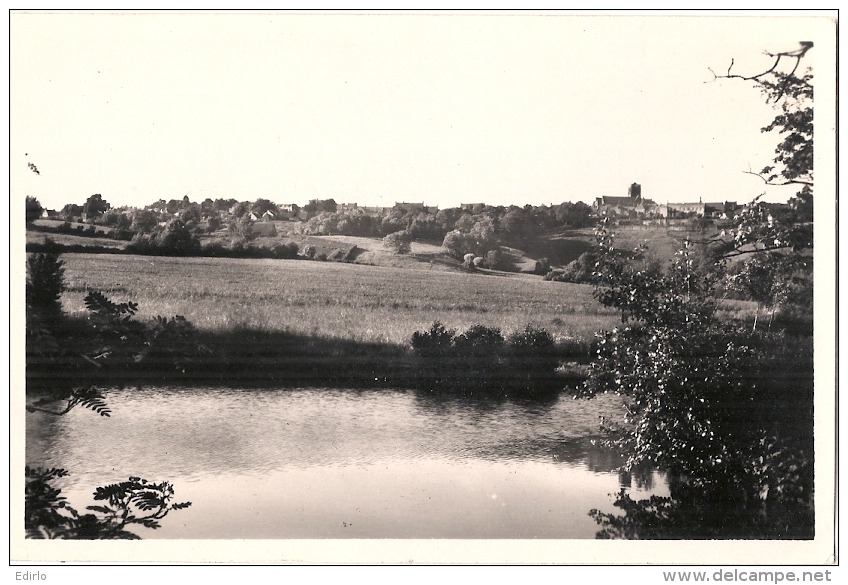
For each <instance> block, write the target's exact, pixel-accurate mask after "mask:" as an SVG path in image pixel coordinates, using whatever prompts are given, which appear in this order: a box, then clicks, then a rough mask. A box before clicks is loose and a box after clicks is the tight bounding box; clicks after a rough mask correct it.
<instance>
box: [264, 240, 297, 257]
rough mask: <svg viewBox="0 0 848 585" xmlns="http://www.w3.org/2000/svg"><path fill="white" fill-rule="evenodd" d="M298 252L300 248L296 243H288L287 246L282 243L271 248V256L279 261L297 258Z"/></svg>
mask: <svg viewBox="0 0 848 585" xmlns="http://www.w3.org/2000/svg"><path fill="white" fill-rule="evenodd" d="M298 251H299V248H298V246H297V244H295V243H294V242H288V243H286V244H282V243H280V244H275V245H274V246H273V247H272V248H271V255H272V256H273V257H274V258H278V259H291V258H297V253H298Z"/></svg>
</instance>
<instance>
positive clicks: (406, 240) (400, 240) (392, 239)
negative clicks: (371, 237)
mask: <svg viewBox="0 0 848 585" xmlns="http://www.w3.org/2000/svg"><path fill="white" fill-rule="evenodd" d="M411 241H412V236H411V235H410V234H409V232H407V231H406V230H400V231H397V232H394V233H391V234H389V235H387V236H386V237H385V238H383V245H384V246H385V247H386V248H388V249H389V250H391V251H392V252H394V253H395V254H409V253H410V252H411V251H412V245H411V244H410V242H411Z"/></svg>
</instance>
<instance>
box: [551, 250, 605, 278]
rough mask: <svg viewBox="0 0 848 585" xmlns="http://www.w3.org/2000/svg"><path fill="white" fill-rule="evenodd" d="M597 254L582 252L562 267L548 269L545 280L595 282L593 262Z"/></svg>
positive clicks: (595, 260)
mask: <svg viewBox="0 0 848 585" xmlns="http://www.w3.org/2000/svg"><path fill="white" fill-rule="evenodd" d="M596 262H597V255H596V254H593V253H592V252H583V253H582V254H580V256H579V257H578V258H577V259H576V260H573V261H571V262H569V263H568V265H567V266H566V267H565V268H564V269H562V270H550V271H549V272H548V273H547V274H545V280H552V281H555V282H572V283H575V284H591V283H594V282H595V276H594V271H595V263H596Z"/></svg>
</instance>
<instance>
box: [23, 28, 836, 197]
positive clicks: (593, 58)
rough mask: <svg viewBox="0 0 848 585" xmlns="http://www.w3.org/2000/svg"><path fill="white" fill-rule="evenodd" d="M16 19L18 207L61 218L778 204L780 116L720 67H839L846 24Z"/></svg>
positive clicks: (752, 70) (744, 69)
mask: <svg viewBox="0 0 848 585" xmlns="http://www.w3.org/2000/svg"><path fill="white" fill-rule="evenodd" d="M10 20H11V28H10V34H11V44H10V51H11V55H10V56H11V76H10V93H11V95H10V113H11V120H10V124H11V125H10V134H11V135H10V164H11V177H10V179H11V188H12V197H13V200H14V199H15V198H19V199H20V200H21V201H22V200H23V198H24V197H25V196H26V195H34V196H36V197H37V198H38V199H39V201H41V203H42V204H43V205H44V206H45V207H50V208H58V207H61V206H62V205H64V204H65V203H82V202H84V201H85V199H86V198H87V197H88V196H89V195H91V194H93V193H101V194H102V195H103V197H104V198H105V199H106V200H108V201H109V202H110V203H112V205H113V206H120V205H139V206H142V205H146V204H149V203H151V202H153V201H156V200H158V199H160V198H162V199H180V198H182V197H183V196H184V195H186V194H188V196H189V198H190V199H191V200H192V201H202V200H203V199H205V198H206V197H211V198H213V199H215V198H219V197H223V198H230V197H232V198H235V199H238V200H255V199H256V198H258V197H263V198H267V199H271V200H272V201H274V202H276V203H298V204H301V205H302V204H304V203H306V202H307V201H308V200H309V199H312V198H316V197H319V198H330V197H332V198H334V199H335V200H336V201H338V202H358V203H360V204H365V205H392V204H394V203H395V202H396V201H410V202H413V201H416V202H421V201H423V202H425V203H427V204H429V205H439V206H440V207H452V206H457V205H459V203H461V202H462V203H469V202H485V203H489V204H494V205H509V204H519V205H523V204H526V203H530V204H534V205H538V204H551V203H553V204H559V203H561V202H563V201H578V200H581V201H585V202H587V203H588V202H591V201H592V200H593V199H594V198H595V197H597V196H600V195H626V194H627V188H628V186H629V185H630V184H631V183H633V182H638V183H641V184H642V189H643V191H642V193H643V195H644V196H645V197H649V198H651V199H654V200H655V201H657V202H658V203H663V202H667V201H669V202H683V201H697V200H698V199H699V198H703V200H704V201H716V200H735V201H747V200H750V199H751V198H753V197H754V196H756V195H757V194H759V193H761V192H763V191H764V186H763V184H762V182H761V181H760V180H759V179H758V178H756V177H752V176H750V175H745V174H744V172H743V171H746V170H748V169H749V168H750V169H754V170H759V169H760V168H762V167H763V166H764V165H766V164H768V163H769V162H770V160H771V158H772V151H773V149H774V146H775V144H776V137H775V136H769V135H763V134H761V133H760V131H759V129H760V128H761V127H762V126H764V125H765V124H767V123H768V122H769V121H770V119H771V118H772V117H773V115H774V111H773V110H771V109H770V108H769V107H768V106H766V105H765V104H764V103H763V101H762V98H761V97H760V94H759V92H758V91H757V90H756V89H754V88H753V87H752V86H751V84H749V83H746V82H743V81H727V80H725V81H719V82H714V81H713V78H712V75H711V73H710V71H709V68H710V67H712V68H713V69H715V70H717V71H721V70H725V69H726V68H727V66H728V65H729V63H730V60H731V58H734V59H735V63H736V64H735V66H734V71H736V72H738V73H755V72H758V71H761V70H763V69H767V68H768V67H769V66H770V64H771V59H769V58H768V57H766V56H764V55H763V51H764V50H769V51H785V50H793V49H795V48H796V47H797V46H798V41H801V40H813V41H815V42H816V47H815V48H814V49H813V50H812V51H810V52H809V53H808V56H807V58H806V59H805V61H806V64H807V65H810V66H814V65H815V64H816V63H817V62H818V63H819V64H821V63H823V62H824V63H830V62H832V61H833V55H830V54H828V53H826V51H829V50H830V51H833V49H832V47H833V36H834V31H835V25H833V24H832V23H831V22H830V21H829V20H828V19H827V18H826V17H823V16H818V17H813V18H811V17H801V16H798V15H793V16H780V17H774V16H763V15H759V16H754V17H739V16H734V17H719V16H690V17H671V16H651V17H640V16H635V15H630V16H622V17H613V16H609V15H607V16H584V17H577V16H573V15H563V14H558V15H536V14H531V13H521V14H517V15H515V14H506V13H499V14H494V15H488V14H484V13H474V14H460V13H450V14H436V15H427V14H422V13H415V14H412V13H406V14H400V15H397V14H394V15H377V14H369V15H343V14H332V15H326V14H317V13H311V14H306V15H298V14H291V13H256V12H253V13H246V14H245V13H232V12H231V13H224V14H220V13H218V14H214V13H200V12H194V13H189V14H180V13H155V12H147V13H119V14H111V13H106V12H99V13H94V14H89V13H59V14H50V13H37V14H28V13H13V14H12V15H11V17H10ZM825 58H826V59H825ZM822 59H824V61H822ZM821 81H822V79H821V76H819V77H817V91H818V87H819V85H818V83H819V82H821ZM817 95H820V94H817ZM817 115H818V112H817ZM817 121H818V120H817ZM817 132H818V128H817ZM818 147H819V143H818V142H817V149H818ZM30 162H31V163H33V164H35V165H36V167H37V168H38V170H39V172H40V174H35V173H34V172H32V171H31V170H30V168H29V167H28V163H30ZM790 194H791V192H783V193H781V192H777V191H769V197H770V198H771V199H773V200H783V201H785V200H786V199H787V198H788V196H789V195H790Z"/></svg>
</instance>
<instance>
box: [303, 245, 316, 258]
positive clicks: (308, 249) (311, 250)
mask: <svg viewBox="0 0 848 585" xmlns="http://www.w3.org/2000/svg"><path fill="white" fill-rule="evenodd" d="M316 252H318V249H317V248H316V247H315V246H313V245H312V244H307V245H306V246H304V247H303V255H304V256H306V257H307V258H310V259H311V258H315V254H316Z"/></svg>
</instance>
